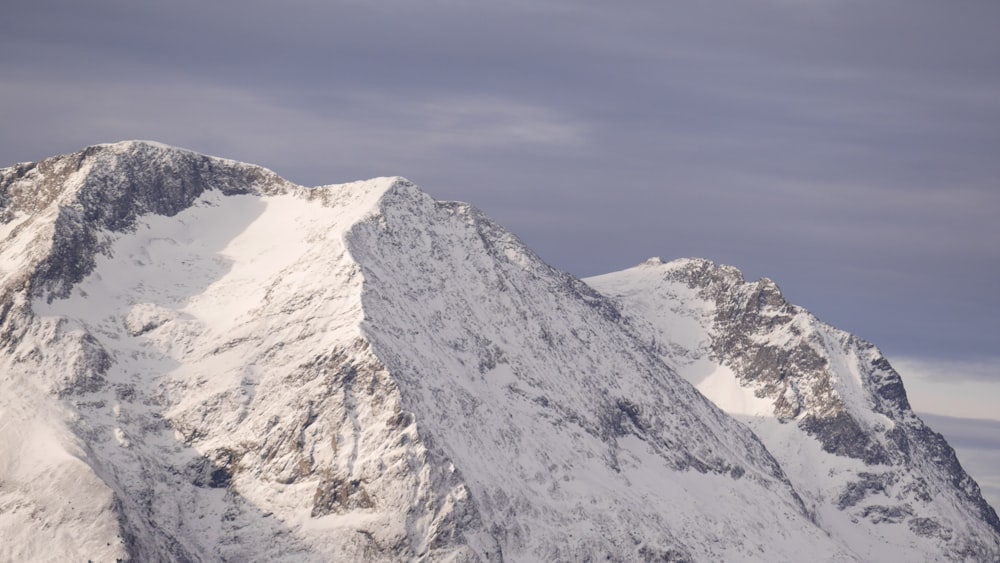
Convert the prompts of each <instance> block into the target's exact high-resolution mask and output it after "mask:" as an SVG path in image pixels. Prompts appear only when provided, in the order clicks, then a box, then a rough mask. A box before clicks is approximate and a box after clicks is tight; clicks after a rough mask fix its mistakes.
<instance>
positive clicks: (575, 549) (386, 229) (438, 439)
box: [0, 142, 995, 561]
mask: <svg viewBox="0 0 1000 563" xmlns="http://www.w3.org/2000/svg"><path fill="white" fill-rule="evenodd" d="M0 229H2V230H0V235H2V238H0V406H2V412H3V418H2V422H0V451H2V452H4V454H5V455H4V456H3V461H2V462H0V536H2V537H3V538H5V539H6V538H12V539H13V541H4V542H0V560H73V559H78V560H79V559H82V560H86V559H92V560H95V561H111V560H116V559H125V560H139V561H149V560H175V561H217V560H228V561H247V560H259V561H281V560H284V561H327V560H341V559H347V560H358V559H366V560H428V561H439V560H454V561H477V560H478V561H500V560H515V561H532V560H537V561H577V560H597V559H610V560H671V561H685V560H694V561H716V560H745V561H798V560H801V558H802V554H804V553H808V554H810V556H811V557H812V558H815V559H818V560H826V561H853V560H870V559H871V558H872V557H873V556H876V555H879V554H882V553H884V552H883V551H876V548H877V547H878V546H877V545H876V541H875V539H873V538H876V536H877V535H878V534H884V533H885V532H883V531H882V530H883V529H885V527H884V526H882V527H880V526H876V525H875V524H874V523H872V520H873V519H872V518H867V517H866V518H861V519H858V521H857V522H853V521H850V518H848V517H847V516H845V517H841V515H845V514H851V515H853V514H854V513H855V512H857V511H858V510H861V508H862V504H863V503H860V504H859V503H857V502H856V503H855V504H854V505H851V508H850V510H847V509H845V510H839V509H830V508H829V506H827V505H828V504H829V502H828V497H829V495H832V494H834V493H838V492H841V491H840V490H839V489H836V487H834V485H831V484H830V483H833V482H836V484H837V486H841V485H843V486H847V487H848V488H850V487H851V486H852V485H851V483H855V482H857V480H858V479H861V480H862V481H863V480H864V479H865V477H863V475H865V474H866V473H864V472H862V471H861V470H860V467H861V466H858V465H857V464H858V463H862V464H864V463H867V461H859V460H857V459H853V458H849V457H848V458H845V457H843V456H836V455H834V454H829V453H825V452H824V449H823V448H825V447H826V446H828V445H829V444H827V443H825V442H821V441H817V440H815V439H813V438H811V437H810V436H812V434H809V433H808V432H805V431H799V430H798V428H799V427H798V426H794V425H792V424H783V425H782V424H781V423H780V422H776V423H775V424H776V425H777V426H775V427H774V429H773V431H772V430H767V429H766V428H765V426H766V424H769V423H770V422H767V421H771V422H773V421H774V420H775V417H773V416H772V417H770V418H767V416H766V415H767V414H768V412H770V411H769V410H768V405H771V404H776V403H775V401H774V400H773V398H771V397H770V396H769V395H761V396H760V397H757V396H756V395H754V396H747V394H746V393H745V392H744V391H743V390H744V388H745V387H744V384H743V382H742V378H744V376H743V375H741V374H742V373H743V371H741V370H743V367H742V364H740V363H739V362H738V361H737V360H735V359H734V360H732V361H730V362H728V363H726V362H717V361H715V360H714V359H713V356H712V353H707V352H706V350H709V349H710V348H711V347H712V345H713V342H715V341H716V340H717V338H716V332H712V331H713V330H715V329H713V328H712V327H714V326H716V325H717V319H718V316H719V315H718V310H719V308H718V306H717V305H712V304H711V303H709V302H708V301H706V300H705V299H704V298H703V292H700V291H699V290H695V289H692V288H691V287H687V286H685V287H687V288H686V289H685V288H683V287H681V286H676V287H674V286H672V287H673V289H672V290H671V291H676V292H677V295H676V296H675V297H673V298H672V299H673V301H674V302H673V303H672V304H670V303H660V304H658V305H657V306H658V307H659V306H662V307H665V308H666V310H670V309H671V308H676V309H677V310H678V311H682V312H683V314H679V315H674V316H673V317H669V315H663V314H657V315H653V316H652V317H655V318H656V319H660V320H659V321H656V322H660V321H663V322H667V320H664V319H668V317H669V319H672V320H669V319H668V320H669V322H670V323H673V324H670V325H669V326H668V325H662V327H660V328H663V329H664V330H662V331H660V330H659V329H658V328H656V329H655V330H654V328H655V327H654V324H655V323H654V322H653V321H648V322H647V321H643V320H641V319H640V317H639V316H629V317H623V316H622V314H621V310H620V309H619V307H618V305H616V304H615V303H613V302H612V301H611V300H609V299H607V298H605V297H604V296H602V295H601V294H599V293H597V292H595V291H594V290H592V289H591V288H590V287H588V286H587V285H586V284H584V283H582V282H580V281H579V280H576V279H574V278H572V277H571V276H569V275H567V274H564V273H561V272H558V271H555V270H553V269H552V268H550V267H548V266H547V265H545V264H544V263H543V262H542V261H541V260H539V259H538V257H537V256H535V255H534V254H533V253H532V252H531V251H530V250H529V249H527V248H525V247H524V246H523V245H522V244H521V243H520V242H519V241H517V239H516V238H515V237H513V236H512V235H511V234H509V233H508V232H506V231H504V230H503V229H502V228H501V227H499V226H498V225H496V224H494V223H492V222H491V221H489V220H488V219H486V218H485V217H483V216H482V215H481V214H480V213H479V212H478V211H476V210H475V209H473V208H471V207H469V206H467V205H464V204H457V203H447V202H436V201H434V200H433V199H431V198H430V197H429V196H427V195H426V194H424V193H422V192H421V191H420V190H418V189H417V188H416V187H415V186H413V185H412V184H410V183H409V182H407V181H406V180H403V179H401V178H381V179H375V180H370V181H366V182H356V183H353V184H343V185H330V186H322V187H318V188H303V187H300V186H295V185H293V184H290V183H288V182H286V181H284V180H282V179H281V178H279V177H277V176H276V175H274V174H273V173H271V172H269V171H267V170H265V169H262V168H259V167H255V166H251V165H246V164H241V163H236V162H233V161H227V160H223V159H217V158H213V157H206V156H203V155H198V154H195V153H191V152H188V151H183V150H180V149H174V148H170V147H165V146H162V145H158V144H155V143H147V142H126V143H118V144H114V145H100V146H95V147H90V148H88V149H85V150H84V151H81V152H79V153H74V154H71V155H65V156H61V157H54V158H52V159H47V160H45V161H42V162H40V163H37V164H21V165H17V166H15V167H11V168H7V169H3V170H0ZM682 285H683V284H682ZM624 310H625V311H626V312H629V315H632V313H633V312H634V311H633V310H632V309H630V308H628V307H626V308H625V309H624ZM657 311H659V310H657ZM713 315H714V316H713ZM711 319H716V321H713V322H716V324H711V323H710V322H709V321H710V320H711ZM710 325H711V326H710ZM706 327H708V328H706ZM751 332H752V331H751ZM654 337H655V338H654ZM751 337H752V338H756V336H753V334H749V335H748V338H751ZM748 342H750V341H748ZM789 342H791V340H789ZM751 344H752V342H751ZM748 346H749V344H748ZM723 363H725V365H722V364H723ZM727 366H728V367H727ZM848 367H849V366H848ZM678 373H680V374H682V375H684V376H685V377H688V378H689V379H692V381H693V382H694V383H696V384H698V385H699V387H702V388H703V391H704V392H706V393H708V394H709V395H710V396H711V397H712V398H713V399H720V398H723V397H725V402H724V403H722V405H723V407H725V408H726V409H728V410H730V411H732V412H734V413H736V414H738V415H741V416H743V417H750V416H756V417H758V418H762V419H763V420H765V422H761V423H760V424H757V425H754V424H750V425H749V426H748V425H747V424H744V423H742V422H739V421H737V420H736V419H735V418H733V417H732V416H729V415H727V414H725V413H724V412H723V411H722V410H720V409H719V408H717V407H716V406H715V405H714V404H713V403H712V402H711V401H709V400H707V399H705V397H704V396H703V395H702V394H700V393H699V392H698V391H696V390H695V388H694V387H693V386H692V385H691V384H690V383H688V381H685V380H684V379H683V378H682V377H680V376H679V375H678ZM837 373H838V374H839V373H841V372H839V371H838V372H837ZM843 373H844V374H845V377H846V375H848V374H849V373H850V374H851V376H852V377H854V376H855V375H857V374H853V372H849V370H848V371H845V372H843ZM697 374H700V375H697ZM857 376H858V377H864V376H863V374H862V375H857ZM699 378H700V379H699ZM845 385H847V384H845ZM837 389H840V387H838V388H837ZM843 389H847V390H848V391H849V390H850V389H851V387H850V385H847V386H846V387H843ZM781 393H783V395H782V396H784V395H787V394H789V393H790V392H789V391H787V390H782V391H781ZM859 393H860V392H859ZM789 396H791V395H789ZM858 396H865V395H864V394H863V393H861V394H855V395H848V394H847V391H843V392H839V394H837V395H836V397H847V398H848V399H850V401H854V400H855V399H856V397H858ZM825 398H829V397H825V396H819V395H817V397H816V400H815V401H814V402H812V403H809V402H808V401H806V402H804V403H803V404H806V403H808V405H806V406H807V407H808V408H806V407H802V410H803V412H806V411H808V412H814V411H815V412H819V410H822V408H823V400H824V399H825ZM768 401H770V402H768ZM850 401H848V400H844V401H841V402H840V403H836V405H854V403H851V402H850ZM800 402H801V401H800ZM897 403H898V401H897ZM789 404H791V403H789ZM831 404H832V403H831ZM893 404H896V403H893ZM897 406H898V405H897ZM814 407H815V408H814ZM876 407H878V405H876ZM789 408H791V407H789ZM831 408H832V407H831ZM839 408H840V406H837V407H836V408H835V409H834V410H836V409H839ZM844 408H845V409H847V407H844ZM850 408H851V409H854V410H850V412H851V413H855V412H857V413H858V414H857V416H858V417H859V418H861V419H862V420H864V421H865V424H868V423H869V422H871V424H875V423H878V422H880V421H884V419H885V420H888V419H890V418H891V417H889V415H886V414H884V413H881V411H879V412H875V411H874V410H873V411H871V412H868V411H864V409H862V408H861V407H858V408H856V409H855V408H854V407H853V406H852V407H850ZM809 409H812V410H809ZM817 409H819V410H817ZM876 410H877V409H876ZM882 410H884V409H882ZM782 412H784V411H782ZM897 414H898V413H897ZM797 416H798V415H797ZM892 420H895V419H892ZM907 420H909V419H907ZM872 421H874V422H872ZM800 426H801V424H800ZM751 429H753V430H756V431H757V432H759V433H760V434H761V436H762V437H763V438H764V443H762V442H761V441H760V440H759V439H758V437H757V436H756V435H755V434H754V432H753V431H751ZM789 429H791V430H795V431H794V432H793V431H791V430H789ZM786 430H789V431H787V432H786ZM864 430H865V431H866V432H867V431H869V430H870V429H869V428H868V427H867V426H866V427H864ZM782 432H784V434H782ZM804 432H805V433H804ZM813 434H816V432H814V433H813ZM866 435H867V434H866ZM875 435H876V438H875V439H876V440H881V439H882V438H880V436H882V435H881V434H878V431H877V430H876V431H875ZM908 436H910V435H908ZM912 436H913V438H912V439H913V440H916V439H918V438H919V439H922V440H923V439H924V438H923V437H920V436H916V435H912ZM782 440H784V441H782ZM879 443H881V442H879ZM941 443H942V444H943V441H942V442H941ZM765 444H766V445H767V447H765ZM933 444H937V442H933V441H932V445H933ZM921 447H923V446H919V447H918V446H914V448H913V450H914V451H918V450H919V451H923V450H921V449H920V448H921ZM944 447H945V448H947V445H946V444H945V445H944ZM768 448H774V451H775V452H776V454H775V455H772V453H771V452H769V451H768ZM795 448H798V449H799V450H800V451H802V452H805V455H803V456H802V457H803V459H806V460H809V463H806V464H803V463H799V464H796V463H795V462H794V460H790V459H789V458H788V454H789V453H790V452H792V451H793V450H794V449H795ZM869 449H871V448H869ZM883 449H885V448H883ZM852 451H853V450H851V451H848V453H851V452H852ZM865 451H867V450H865ZM873 451H874V450H873ZM942 451H943V450H942ZM948 451H950V450H948ZM876 453H878V452H876ZM945 453H947V452H945ZM886 455H888V454H886ZM921 455H923V454H921ZM823 456H828V457H830V458H831V459H835V460H837V463H840V464H841V465H839V466H837V467H841V466H842V468H841V469H838V471H840V474H842V475H843V476H846V477H837V478H836V479H832V480H830V479H827V480H824V479H823V478H822V476H817V475H816V473H817V466H818V464H821V463H822V464H827V463H828V462H829V461H830V460H828V459H827V458H826V457H823ZM912 457H913V458H914V459H918V458H919V460H921V461H920V463H923V464H925V465H927V464H930V465H929V466H930V467H931V468H932V469H933V468H934V467H936V466H934V465H933V460H930V461H928V460H927V459H925V458H926V456H923V457H920V456H917V455H913V456H912ZM869 461H871V460H869ZM852 464H853V465H852ZM915 464H916V462H914V463H912V464H910V465H906V466H905V468H904V469H905V470H904V469H901V470H900V471H899V472H898V473H899V477H898V478H896V480H892V481H891V483H890V482H889V481H886V482H885V483H883V482H882V481H881V480H879V479H881V477H877V478H875V481H874V482H875V484H874V485H872V484H870V483H868V482H867V481H863V482H862V484H861V485H855V486H854V488H850V491H861V493H862V494H861V495H860V497H862V498H865V499H867V498H868V497H869V496H870V495H869V493H871V492H872V491H875V490H876V489H877V490H878V494H883V493H885V494H889V493H893V494H894V493H895V492H896V489H898V488H900V487H903V486H904V485H906V484H908V483H910V482H912V481H913V480H914V479H919V478H924V475H923V474H922V473H918V470H922V469H923V466H918V465H915ZM824 467H826V465H824ZM865 467H867V466H865ZM893 467H896V466H887V467H886V469H885V471H883V472H882V473H878V474H876V475H882V474H883V473H886V474H887V473H888V472H889V471H890V470H892V468H893ZM873 474H874V473H873ZM926 480H927V481H928V482H929V483H931V485H933V487H937V488H933V490H931V492H932V493H933V494H934V495H936V497H935V498H938V499H940V498H946V499H948V500H949V502H952V504H953V505H954V506H953V507H952V508H951V509H950V510H951V512H948V513H946V511H945V510H944V509H938V508H936V509H934V510H937V511H936V512H935V511H933V510H931V508H928V507H932V508H933V507H938V505H940V504H942V502H941V501H939V500H934V501H927V502H924V503H923V504H916V503H911V504H912V507H914V508H913V510H914V511H915V512H914V513H913V514H912V515H908V516H913V518H910V519H909V521H911V522H912V521H913V520H914V519H918V520H919V519H920V518H927V520H919V522H921V523H922V524H921V526H923V528H921V529H926V530H931V531H932V532H934V533H930V534H925V535H919V534H918V535H916V536H914V535H913V534H909V533H906V534H903V533H899V534H896V535H893V536H892V541H893V542H895V543H896V544H898V545H899V546H900V548H902V549H910V550H913V551H911V552H910V553H917V551H916V550H919V549H925V550H927V551H926V552H925V553H940V554H942V556H947V557H954V556H956V554H959V552H958V551H956V550H959V549H966V551H965V552H963V553H966V554H967V555H969V557H974V556H975V555H977V554H978V555H984V554H989V553H991V552H989V551H988V550H989V549H991V547H990V544H989V543H988V540H989V538H990V536H988V535H985V536H983V538H985V539H984V540H983V541H980V542H979V543H974V542H970V541H966V539H967V538H966V535H963V533H962V532H961V530H960V529H959V525H965V526H966V528H967V529H968V530H971V531H972V532H976V533H978V531H979V530H986V532H987V533H992V532H989V530H990V528H989V526H990V524H989V522H986V521H985V520H983V519H982V518H981V517H979V516H977V515H976V514H974V513H972V512H970V511H969V510H967V508H968V507H967V506H966V505H967V504H968V503H967V502H966V500H967V499H966V497H967V496H968V495H970V494H972V493H970V492H968V491H966V493H967V494H966V497H963V496H962V494H961V493H959V492H955V491H953V490H951V489H948V486H949V485H948V483H946V482H944V481H941V480H940V479H938V480H936V481H935V480H934V479H930V478H926ZM969 483H971V486H972V487H974V486H975V484H974V483H972V482H971V480H969ZM951 486H952V489H954V488H955V487H956V485H955V484H952V485H951ZM957 486H961V487H966V488H968V487H969V484H968V483H966V482H964V481H963V482H960V483H957ZM879 487H881V488H879ZM963 490H964V489H963ZM842 496H843V495H842ZM856 496H858V495H856V494H853V493H852V495H848V499H849V500H853V499H854V498H855V497H856ZM824 499H827V500H826V501H824ZM887 502H888V501H887ZM963 503H965V504H963ZM864 506H865V507H867V506H868V505H867V504H864ZM887 510H889V512H890V514H888V516H887V518H889V519H892V518H896V516H893V514H895V513H894V512H891V510H890V509H888V508H887ZM917 510H919V512H916V511H917ZM869 512H871V511H869ZM876 512H877V511H876ZM925 514H927V515H930V516H927V517H925V516H924V515H925ZM845 518H846V520H845ZM930 518H933V523H931V520H930ZM947 518H950V519H947ZM977 518H979V519H977ZM994 518H995V515H994ZM934 523H938V525H939V527H938V528H934ZM977 526H978V527H977ZM896 528H899V526H896V527H895V528H893V530H896ZM910 528H911V529H912V525H910ZM946 528H947V529H948V530H949V531H950V533H951V534H952V539H951V540H948V541H946V540H943V539H941V537H939V536H941V534H942V533H943V532H940V530H943V529H946ZM904 531H905V530H904ZM939 532H940V533H939ZM893 533H894V534H895V533H896V531H894V532H893ZM935 533H937V535H934V534H935ZM970 533H971V532H970ZM992 537H995V536H992ZM859 538H860V539H859ZM963 542H964V543H963ZM993 545H994V546H995V544H993ZM969 546H972V547H969ZM973 548H975V549H979V550H980V551H978V552H973V551H970V550H971V549H973Z"/></svg>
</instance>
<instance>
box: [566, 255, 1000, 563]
mask: <svg viewBox="0 0 1000 563" xmlns="http://www.w3.org/2000/svg"><path fill="white" fill-rule="evenodd" d="M586 281H587V283H588V284H590V285H591V286H592V287H594V288H596V289H598V290H599V291H601V292H603V293H604V294H606V295H608V296H610V297H612V298H613V299H614V300H615V302H616V305H617V306H618V307H619V309H620V310H621V311H622V314H623V315H625V316H626V317H627V318H628V319H629V320H630V321H631V322H632V323H633V325H635V327H636V329H637V330H638V331H639V332H641V333H642V334H644V335H646V337H647V338H648V339H649V342H650V344H651V345H652V346H653V347H654V348H655V349H656V350H657V353H658V354H659V355H660V356H661V358H663V360H664V362H665V363H667V364H669V365H670V366H672V367H673V368H674V369H675V370H676V371H677V372H678V373H679V374H681V375H682V376H683V377H684V378H685V379H687V380H688V381H689V382H691V383H692V384H693V385H695V386H696V387H697V388H698V390H699V391H701V392H702V393H703V394H704V395H705V396H707V397H708V398H710V399H712V401H714V402H715V403H716V404H717V405H718V406H719V407H720V408H722V409H723V410H724V411H726V412H727V413H729V414H731V415H733V416H734V417H736V418H737V419H739V420H741V421H743V422H744V423H746V424H747V426H748V427H750V428H751V429H753V430H754V433H755V434H756V435H757V436H758V437H760V439H761V440H762V441H763V442H764V444H765V445H766V446H767V447H768V450H769V451H770V452H771V453H772V454H773V455H774V456H775V457H776V458H777V460H778V461H779V463H781V466H782V469H783V470H784V471H785V473H786V474H787V475H788V477H789V479H790V480H791V482H792V484H793V485H794V487H795V489H796V491H797V492H798V493H799V494H800V495H801V496H802V498H803V500H804V501H805V503H806V506H807V507H808V509H809V510H810V511H812V512H813V513H814V514H815V515H816V520H817V524H818V525H820V526H821V527H823V528H824V529H825V530H827V531H829V532H830V533H831V534H832V535H833V536H834V537H839V538H844V539H847V540H848V541H849V542H850V545H851V548H852V550H853V551H854V552H855V553H856V554H858V555H860V556H861V557H862V558H863V559H865V560H870V561H891V560H907V561H917V560H923V559H926V558H928V557H931V558H932V559H933V558H934V557H933V556H929V555H928V554H940V555H939V556H938V557H941V558H943V559H947V560H967V561H997V560H1000V520H998V519H997V515H996V513H995V512H994V510H993V508H991V507H990V506H989V505H988V504H987V503H986V502H985V501H984V500H983V498H982V496H981V494H980V491H979V487H978V485H977V484H976V483H975V481H973V480H972V478H970V477H969V476H968V475H967V474H966V473H965V471H964V470H963V469H962V468H961V466H960V465H959V463H958V460H957V459H956V457H955V453H954V451H953V450H952V448H951V447H950V446H949V445H948V444H947V443H946V442H945V440H944V439H943V438H942V437H941V436H940V435H939V434H937V433H935V432H933V431H931V430H930V429H929V428H927V426H925V425H924V424H923V422H921V421H920V419H919V418H917V417H916V416H915V415H914V414H913V412H912V411H911V410H910V406H909V404H908V402H907V400H906V393H905V391H904V390H903V384H902V381H901V379H900V377H899V374H897V373H896V372H895V370H893V369H892V367H891V366H890V365H889V363H888V362H887V361H886V359H885V358H884V357H883V356H882V354H881V353H880V352H879V351H878V349H877V348H875V347H874V346H872V345H871V344H869V343H867V342H865V341H863V340H861V339H859V338H857V337H855V336H852V335H850V334H848V333H845V332H843V331H841V330H837V329H835V328H833V327H830V326H829V325H826V324H824V323H822V322H820V321H819V320H817V319H816V318H815V317H814V316H813V315H811V314H809V313H808V312H807V311H805V310H803V309H801V308H799V307H796V306H794V305H791V304H789V303H788V302H787V301H785V299H784V298H783V297H782V296H781V293H780V292H779V290H778V288H777V286H776V285H775V284H774V283H773V282H771V281H770V280H767V279H764V280H760V281H757V282H752V283H748V282H745V281H744V280H743V277H742V275H741V274H740V272H739V271H738V270H736V269H735V268H732V267H728V266H716V265H715V264H712V263H711V262H708V261H706V260H675V261H673V262H669V263H663V262H662V261H660V260H659V259H656V258H654V259H651V260H649V261H647V262H645V263H643V264H640V265H639V266H636V267H635V268H631V269H628V270H624V271H622V272H616V273H611V274H606V275H603V276H597V277H594V278H590V279H588V280H586Z"/></svg>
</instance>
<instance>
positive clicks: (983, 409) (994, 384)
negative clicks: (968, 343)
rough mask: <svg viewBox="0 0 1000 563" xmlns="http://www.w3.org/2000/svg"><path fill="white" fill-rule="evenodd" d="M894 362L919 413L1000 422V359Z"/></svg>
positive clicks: (906, 359)
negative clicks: (999, 402)
mask: <svg viewBox="0 0 1000 563" xmlns="http://www.w3.org/2000/svg"><path fill="white" fill-rule="evenodd" d="M890 361H891V363H892V365H893V367H894V368H896V371H898V372H899V374H900V376H901V377H902V378H903V384H904V385H905V387H906V393H907V396H908V397H909V399H910V403H911V404H912V406H913V409H914V410H915V411H918V412H924V413H931V414H935V415H943V416H952V417H962V418H980V419H989V420H994V421H1000V409H998V408H997V405H998V401H1000V358H993V359H986V360H968V361H963V360H940V359H930V360H928V359H921V358H913V357H897V358H890ZM997 435H998V436H1000V433H998V434H997ZM997 446H998V447H1000V442H997Z"/></svg>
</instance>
